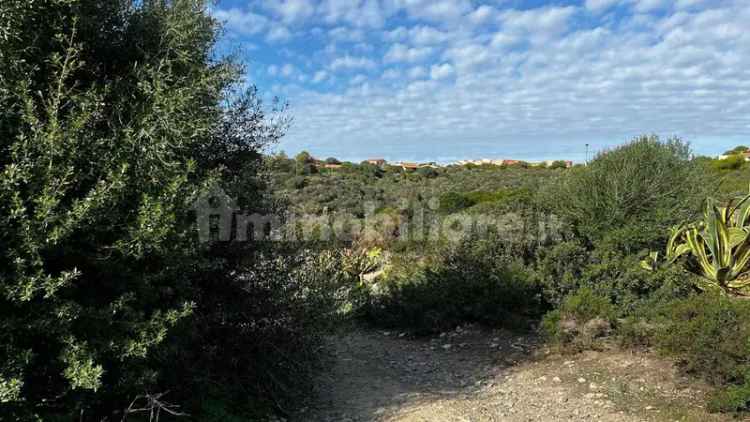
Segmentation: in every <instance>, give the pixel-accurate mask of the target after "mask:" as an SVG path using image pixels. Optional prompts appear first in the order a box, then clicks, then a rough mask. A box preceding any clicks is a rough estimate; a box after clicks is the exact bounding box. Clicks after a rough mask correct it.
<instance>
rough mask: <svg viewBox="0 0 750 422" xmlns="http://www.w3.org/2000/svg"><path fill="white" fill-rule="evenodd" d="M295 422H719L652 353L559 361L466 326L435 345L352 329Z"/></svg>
mask: <svg viewBox="0 0 750 422" xmlns="http://www.w3.org/2000/svg"><path fill="white" fill-rule="evenodd" d="M330 347H331V350H332V352H333V354H334V359H335V362H336V364H335V366H334V367H333V369H332V370H331V371H330V372H329V373H327V374H325V375H324V376H323V377H321V379H320V380H319V387H318V391H317V392H316V396H317V397H318V398H317V399H316V400H315V401H314V402H313V403H312V404H311V405H310V406H309V407H307V408H305V409H303V410H302V411H301V412H300V413H299V414H297V415H294V417H293V418H292V420H293V421H300V422H302V421H320V422H325V421H331V422H334V421H336V422H344V421H351V422H354V421H409V422H411V421H429V422H435V421H472V422H474V421H481V422H484V421H532V420H533V421H562V420H566V421H569V420H575V421H588V420H598V421H720V420H727V419H729V418H727V417H722V416H719V415H712V414H708V413H706V412H705V410H704V409H703V407H702V405H703V403H704V402H705V401H704V394H705V390H706V387H705V386H702V385H699V384H697V383H696V381H695V380H687V379H685V378H683V377H681V376H680V375H679V374H678V372H677V371H676V370H675V368H674V367H673V366H672V365H671V364H670V363H668V362H666V361H662V360H660V359H658V358H656V357H654V356H653V355H651V354H645V353H644V354H631V353H626V352H614V351H603V352H586V353H583V354H578V355H558V354H555V353H553V352H552V351H550V350H549V349H548V348H546V347H545V346H543V345H542V344H540V342H539V341H538V339H537V338H536V337H535V336H533V335H529V336H517V335H512V334H510V333H508V332H504V331H486V330H481V329H477V328H474V327H462V328H459V329H457V330H456V331H452V332H450V333H443V334H442V335H440V336H436V337H434V338H431V339H412V338H409V336H407V335H406V334H404V333H398V332H383V331H366V330H360V329H352V330H348V331H346V332H345V333H343V334H341V335H339V336H337V337H335V338H332V339H331V341H330Z"/></svg>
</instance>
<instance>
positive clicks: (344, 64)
mask: <svg viewBox="0 0 750 422" xmlns="http://www.w3.org/2000/svg"><path fill="white" fill-rule="evenodd" d="M375 66H376V63H375V62H374V61H372V60H370V59H368V58H366V57H353V56H349V55H346V56H343V57H338V58H336V59H334V60H333V61H332V62H331V70H334V71H337V70H342V69H344V70H346V69H372V68H374V67H375Z"/></svg>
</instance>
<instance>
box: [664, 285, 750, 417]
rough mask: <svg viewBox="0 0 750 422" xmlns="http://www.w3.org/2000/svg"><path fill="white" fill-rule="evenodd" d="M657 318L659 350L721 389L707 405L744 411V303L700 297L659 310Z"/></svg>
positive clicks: (747, 351)
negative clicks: (674, 357) (659, 327)
mask: <svg viewBox="0 0 750 422" xmlns="http://www.w3.org/2000/svg"><path fill="white" fill-rule="evenodd" d="M659 314H660V315H659V319H658V320H657V322H658V323H659V324H660V326H661V329H660V330H659V331H658V333H657V335H656V340H655V341H656V343H657V345H658V346H659V348H660V349H661V351H662V352H664V353H666V354H668V355H674V356H676V357H677V358H679V363H680V365H681V367H682V368H683V369H684V370H685V371H686V372H688V373H691V374H694V375H698V376H700V377H702V378H704V379H706V380H707V381H709V382H711V383H712V384H714V385H716V386H718V387H721V388H722V389H720V390H719V391H717V392H716V393H715V394H714V396H713V397H712V399H711V402H710V407H711V408H712V409H713V410H716V411H743V410H750V358H749V356H750V302H748V301H745V300H736V299H730V298H726V297H721V296H719V295H714V294H702V295H696V296H693V297H690V298H687V299H682V300H677V301H675V302H673V303H671V304H669V305H666V306H663V307H662V309H661V311H660V313H659Z"/></svg>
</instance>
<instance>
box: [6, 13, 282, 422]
mask: <svg viewBox="0 0 750 422" xmlns="http://www.w3.org/2000/svg"><path fill="white" fill-rule="evenodd" d="M207 6H208V5H207V3H205V2H202V1H188V0H175V1H170V2H162V1H151V0H147V1H131V0H117V1H107V2H100V1H94V0H47V1H33V2H29V1H26V0H9V1H3V2H2V4H0V69H2V70H1V71H0V72H2V73H0V357H2V359H0V413H2V414H3V415H4V416H8V415H15V417H16V418H20V419H29V418H32V417H44V415H45V414H47V413H60V412H62V413H63V414H65V413H66V412H67V413H68V414H81V415H84V416H85V418H84V419H86V418H91V419H92V420H99V419H95V418H96V417H97V415H99V416H100V417H103V415H105V414H107V413H108V412H111V411H113V410H116V409H124V408H125V407H126V401H128V402H129V401H130V400H131V399H132V398H133V396H134V395H135V394H141V393H143V392H145V391H147V390H150V389H151V388H154V385H156V384H158V383H159V382H160V380H161V379H162V375H161V374H160V367H159V366H158V364H159V362H158V359H155V358H154V352H155V351H157V350H160V349H161V348H162V347H164V346H165V341H166V340H167V338H168V337H169V335H170V333H172V332H174V329H175V327H177V326H184V325H185V324H186V322H188V321H193V317H194V315H195V311H196V309H201V308H202V304H201V303H199V302H198V300H200V296H199V295H197V294H196V292H197V291H199V290H200V286H199V285H198V284H197V283H198V281H199V280H200V278H199V275H200V274H205V273H206V271H207V270H209V269H211V270H212V271H213V270H216V268H214V267H215V266H216V265H217V264H216V261H213V260H211V259H209V258H210V255H208V254H207V251H206V250H205V248H204V247H203V246H201V245H199V244H198V243H197V241H196V237H195V230H194V227H193V224H192V222H193V221H194V219H193V217H192V215H191V205H192V203H193V201H194V200H195V199H196V198H198V196H199V195H200V194H201V192H203V191H204V190H205V189H206V188H207V187H209V186H211V185H216V184H219V183H223V185H224V186H225V188H226V189H228V190H229V191H233V189H234V191H233V193H235V194H237V196H238V198H239V199H241V200H245V201H246V202H248V203H249V202H252V199H253V198H255V197H257V192H258V189H259V187H260V186H261V184H262V182H261V179H260V178H258V177H257V174H258V169H259V161H260V155H259V152H260V149H261V148H262V147H263V146H264V145H266V144H267V143H269V142H273V141H274V140H275V139H277V138H278V137H279V136H280V135H281V134H282V133H283V127H284V123H285V122H284V121H276V120H274V119H272V118H269V116H267V115H265V114H263V107H262V105H261V103H260V101H259V100H258V96H257V95H256V94H255V92H254V91H252V90H251V91H249V92H246V93H241V92H240V93H238V92H237V91H236V90H235V89H234V87H235V86H236V84H237V83H238V82H239V81H240V76H241V69H240V68H239V67H237V66H235V65H233V64H232V63H231V62H229V61H223V60H219V61H216V60H214V59H213V58H212V57H213V51H212V49H213V46H214V43H215V40H216V36H217V33H218V32H217V31H218V29H219V28H218V26H217V23H216V22H215V21H214V19H213V18H212V17H211V16H210V15H209V13H208V11H207ZM227 105H228V106H227ZM279 109H283V107H282V106H280V107H279V108H278V109H277V110H279ZM248 184H249V186H248ZM240 186H242V190H241V191H240V189H239V187H240ZM240 193H241V194H240ZM188 325H189V324H188Z"/></svg>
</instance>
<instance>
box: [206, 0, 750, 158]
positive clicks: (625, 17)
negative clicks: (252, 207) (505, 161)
mask: <svg viewBox="0 0 750 422" xmlns="http://www.w3.org/2000/svg"><path fill="white" fill-rule="evenodd" d="M211 12H212V13H213V14H214V16H215V17H217V18H218V19H219V20H220V21H222V22H223V23H224V25H225V31H224V35H223V37H222V39H221V41H220V44H219V52H220V53H221V54H233V55H235V56H236V57H238V58H239V59H240V60H242V61H243V62H244V63H245V64H246V66H247V75H246V77H247V82H248V83H249V84H254V85H256V86H257V87H258V88H259V90H260V91H261V92H262V93H263V95H264V96H266V97H268V98H270V97H273V96H278V97H280V98H282V99H283V100H285V101H287V102H289V104H290V114H291V115H292V117H293V119H294V121H293V123H292V126H291V127H290V129H289V131H288V133H287V135H286V136H285V137H284V139H283V140H282V141H281V143H280V144H279V145H278V146H276V147H275V150H276V151H280V150H284V151H285V152H286V153H288V154H290V155H292V154H295V153H297V152H299V151H301V150H307V151H309V152H310V153H312V154H313V155H314V156H316V157H321V158H325V157H329V156H334V157H338V158H341V159H346V160H352V161H360V160H363V159H366V158H371V157H383V158H386V159H389V160H392V161H395V160H414V161H439V162H451V161H454V160H459V159H468V158H515V159H524V160H545V159H572V160H576V161H582V160H584V159H585V154H586V146H585V145H586V144H590V147H589V148H590V150H591V151H592V154H593V152H595V151H601V150H604V149H606V148H611V147H612V146H614V145H617V144H621V143H624V142H626V141H627V140H629V139H632V138H633V137H635V136H638V135H641V134H657V135H659V136H661V137H663V138H669V137H672V136H678V137H681V138H682V139H684V140H686V141H688V142H690V143H691V144H692V146H693V148H694V149H695V150H696V151H697V152H698V153H701V154H707V155H717V154H720V153H721V152H723V151H724V150H726V149H728V148H729V147H731V146H735V145H738V144H743V143H744V144H747V143H750V30H748V29H750V27H749V26H748V25H750V24H749V23H748V22H750V0H575V1H574V0H567V1H566V0H559V1H543V0H525V1H524V0H221V1H219V2H218V3H217V4H216V5H215V6H213V7H212V10H211Z"/></svg>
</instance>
